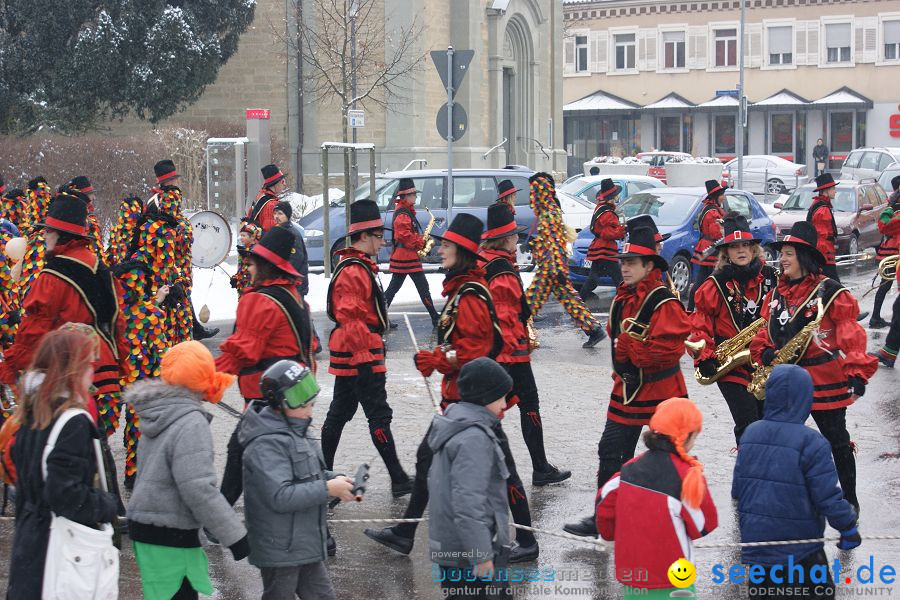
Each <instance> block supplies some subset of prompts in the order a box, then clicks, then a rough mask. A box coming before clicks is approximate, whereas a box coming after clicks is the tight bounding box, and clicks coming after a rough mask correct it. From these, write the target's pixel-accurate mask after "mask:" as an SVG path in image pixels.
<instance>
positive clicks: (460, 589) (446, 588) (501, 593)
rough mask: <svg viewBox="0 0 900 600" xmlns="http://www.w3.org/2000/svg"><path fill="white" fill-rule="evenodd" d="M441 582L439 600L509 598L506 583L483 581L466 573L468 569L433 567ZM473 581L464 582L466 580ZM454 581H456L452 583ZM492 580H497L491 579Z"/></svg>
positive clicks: (510, 595)
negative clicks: (445, 599)
mask: <svg viewBox="0 0 900 600" xmlns="http://www.w3.org/2000/svg"><path fill="white" fill-rule="evenodd" d="M435 571H436V572H437V578H438V579H439V580H440V582H441V598H448V599H453V600H463V599H466V598H511V597H512V591H511V590H510V589H509V582H508V581H484V580H482V579H478V578H475V577H474V576H473V574H471V573H467V571H469V569H456V568H453V567H441V566H438V565H435ZM467 578H468V579H475V580H474V581H466V579H467ZM452 579H456V581H452ZM492 579H498V578H497V577H493V578H492Z"/></svg>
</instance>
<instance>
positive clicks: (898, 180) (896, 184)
mask: <svg viewBox="0 0 900 600" xmlns="http://www.w3.org/2000/svg"><path fill="white" fill-rule="evenodd" d="M891 187H892V188H894V191H895V192H896V191H897V190H898V189H900V175H897V176H896V177H894V178H893V179H891Z"/></svg>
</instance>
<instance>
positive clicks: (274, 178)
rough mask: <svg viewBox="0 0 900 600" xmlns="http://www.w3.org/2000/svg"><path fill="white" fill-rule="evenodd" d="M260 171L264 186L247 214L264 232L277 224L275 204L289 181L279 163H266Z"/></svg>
mask: <svg viewBox="0 0 900 600" xmlns="http://www.w3.org/2000/svg"><path fill="white" fill-rule="evenodd" d="M260 171H261V172H262V176H263V186H262V188H260V190H259V193H258V194H257V195H256V199H255V200H254V201H253V204H251V205H250V209H249V210H248V211H247V216H248V217H249V218H250V220H251V221H255V222H256V223H257V224H258V225H259V226H260V227H262V229H263V233H265V232H267V231H269V230H270V229H272V228H273V227H275V225H277V223H276V222H275V205H276V204H278V196H279V195H280V194H281V193H282V192H284V191H285V190H286V189H287V181H285V179H284V173H282V172H281V169H279V168H278V165H266V166H264V167H263V168H262V169H260ZM325 204H328V203H327V202H326V203H325Z"/></svg>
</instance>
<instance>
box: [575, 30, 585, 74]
mask: <svg viewBox="0 0 900 600" xmlns="http://www.w3.org/2000/svg"><path fill="white" fill-rule="evenodd" d="M587 70H588V41H587V36H586V35H576V36H575V71H576V72H578V73H586V72H587Z"/></svg>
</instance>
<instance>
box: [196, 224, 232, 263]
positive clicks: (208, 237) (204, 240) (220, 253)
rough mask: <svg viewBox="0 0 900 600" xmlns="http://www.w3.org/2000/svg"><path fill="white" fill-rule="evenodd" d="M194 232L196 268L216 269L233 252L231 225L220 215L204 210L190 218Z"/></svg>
mask: <svg viewBox="0 0 900 600" xmlns="http://www.w3.org/2000/svg"><path fill="white" fill-rule="evenodd" d="M190 222H191V227H192V228H193V230H194V243H193V245H191V263H192V264H193V265H194V266H195V267H200V268H203V269H209V268H212V267H215V266H216V265H218V264H219V263H221V262H222V261H224V260H225V259H226V258H228V254H229V253H230V252H231V225H230V224H229V223H228V220H227V219H225V217H223V216H222V215H220V214H219V213H214V212H212V211H210V210H202V211H200V212H198V213H194V214H193V215H191V218H190Z"/></svg>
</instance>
